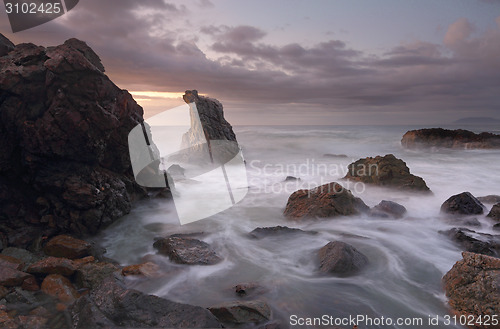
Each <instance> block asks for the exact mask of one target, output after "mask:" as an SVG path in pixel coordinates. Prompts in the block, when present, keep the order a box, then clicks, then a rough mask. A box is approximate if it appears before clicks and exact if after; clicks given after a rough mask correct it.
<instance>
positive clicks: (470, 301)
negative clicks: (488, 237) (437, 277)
mask: <svg viewBox="0 0 500 329" xmlns="http://www.w3.org/2000/svg"><path fill="white" fill-rule="evenodd" d="M462 257H463V259H462V260H460V261H458V262H457V263H456V264H455V265H453V268H452V269H451V270H450V271H449V272H448V273H446V275H445V276H444V277H443V284H444V289H445V292H446V296H447V297H448V298H449V299H448V303H449V305H450V307H451V308H452V310H453V311H454V312H455V313H456V314H459V315H472V316H473V317H474V319H477V318H478V317H479V316H484V315H490V316H491V315H498V314H500V284H499V278H500V259H499V258H494V257H490V256H486V255H481V254H476V253H471V252H463V253H462ZM475 328H478V329H486V328H499V326H498V325H497V326H493V325H484V326H482V325H479V324H478V325H477V326H476V327H475Z"/></svg>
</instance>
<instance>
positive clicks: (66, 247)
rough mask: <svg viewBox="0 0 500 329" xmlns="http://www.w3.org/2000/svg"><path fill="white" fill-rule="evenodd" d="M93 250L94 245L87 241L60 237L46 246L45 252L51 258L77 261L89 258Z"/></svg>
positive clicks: (65, 236)
mask: <svg viewBox="0 0 500 329" xmlns="http://www.w3.org/2000/svg"><path fill="white" fill-rule="evenodd" d="M91 248H92V245H91V244H90V243H88V242H87V241H84V240H80V239H75V238H73V237H71V236H69V235H58V236H56V237H54V238H52V239H51V240H50V241H49V242H48V243H47V244H46V245H45V247H44V248H43V251H44V252H45V253H46V254H47V255H50V256H54V257H64V258H70V259H75V258H82V257H85V256H88V255H89V254H90V251H91Z"/></svg>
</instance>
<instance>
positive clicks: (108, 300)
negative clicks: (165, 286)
mask: <svg viewBox="0 0 500 329" xmlns="http://www.w3.org/2000/svg"><path fill="white" fill-rule="evenodd" d="M85 314H89V316H90V317H91V319H89V320H90V321H93V322H97V323H98V324H99V325H98V326H97V328H100V327H106V326H110V325H111V324H112V325H111V326H112V327H114V326H120V327H129V328H220V327H221V325H220V323H219V322H218V321H217V320H216V318H215V317H214V316H213V315H212V314H210V312H209V311H208V310H206V309H204V308H202V307H199V306H192V305H187V304H179V303H175V302H172V301H169V300H166V299H163V298H160V297H157V296H152V295H146V294H144V293H142V292H139V291H136V290H131V289H125V288H124V287H122V286H121V285H119V284H118V283H117V282H115V279H114V278H111V277H109V278H107V279H106V280H104V281H103V282H102V283H101V285H100V286H98V287H96V288H95V289H93V291H92V292H91V294H90V296H89V298H85V299H84V300H82V301H79V302H77V303H76V304H75V306H73V308H72V315H73V320H74V326H75V327H76V328H87V326H86V324H87V323H88V322H87V321H88V319H87V318H86V317H85V316H84V315H85ZM106 319H107V320H106ZM91 323H92V322H91ZM93 327H94V328H95V327H96V326H95V325H94V326H93Z"/></svg>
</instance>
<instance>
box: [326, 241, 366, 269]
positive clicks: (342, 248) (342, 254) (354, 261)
mask: <svg viewBox="0 0 500 329" xmlns="http://www.w3.org/2000/svg"><path fill="white" fill-rule="evenodd" d="M318 255H319V259H320V265H319V270H320V271H321V272H323V273H331V274H336V275H341V276H347V275H351V274H355V273H356V272H359V271H360V270H362V269H363V268H364V267H365V266H366V265H367V264H368V258H367V257H366V256H365V255H363V254H362V253H361V252H359V251H358V250H357V249H356V248H354V247H353V246H351V245H350V244H347V243H345V242H341V241H332V242H328V244H326V245H325V246H324V247H323V248H321V249H320V250H319V252H318Z"/></svg>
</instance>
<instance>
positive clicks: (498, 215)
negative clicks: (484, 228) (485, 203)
mask: <svg viewBox="0 0 500 329" xmlns="http://www.w3.org/2000/svg"><path fill="white" fill-rule="evenodd" d="M488 217H490V218H493V219H494V220H499V221H500V203H497V204H496V205H494V206H493V208H491V210H490V212H489V213H488Z"/></svg>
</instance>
